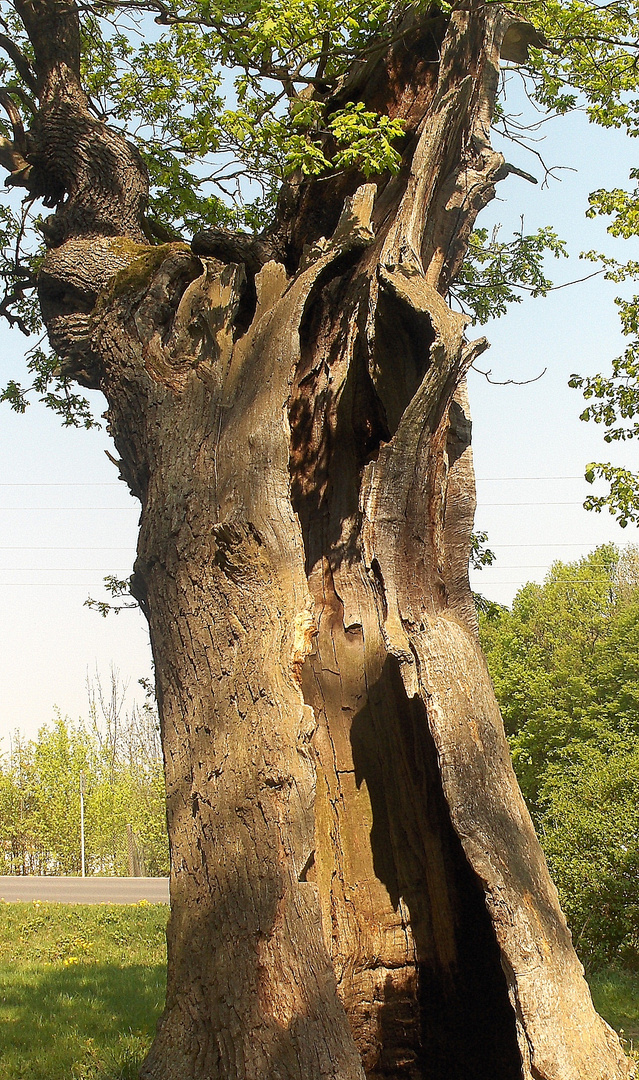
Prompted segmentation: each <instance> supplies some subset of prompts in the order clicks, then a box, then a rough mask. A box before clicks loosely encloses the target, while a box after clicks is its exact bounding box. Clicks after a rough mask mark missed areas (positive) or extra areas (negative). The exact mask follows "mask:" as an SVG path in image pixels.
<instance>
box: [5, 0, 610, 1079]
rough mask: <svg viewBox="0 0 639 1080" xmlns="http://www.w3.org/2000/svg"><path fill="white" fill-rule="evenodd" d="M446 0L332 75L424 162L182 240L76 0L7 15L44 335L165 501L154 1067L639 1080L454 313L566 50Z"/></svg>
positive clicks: (142, 576) (145, 604)
mask: <svg viewBox="0 0 639 1080" xmlns="http://www.w3.org/2000/svg"><path fill="white" fill-rule="evenodd" d="M150 6H151V7H153V5H150ZM159 7H160V8H161V7H162V5H159ZM452 7H453V9H452V11H443V10H440V9H439V8H438V7H437V5H431V6H428V5H426V6H425V7H424V6H421V7H417V6H415V7H414V6H411V5H408V6H407V7H406V8H405V9H403V10H402V11H401V12H400V14H398V15H397V16H396V21H395V23H394V24H392V26H391V29H390V32H388V33H386V34H385V35H384V36H383V37H382V38H381V39H380V43H378V45H377V46H375V44H374V43H373V46H370V45H369V47H368V48H367V50H366V52H365V54H363V55H362V56H361V57H359V58H356V59H355V60H354V61H353V63H352V64H351V66H350V69H349V70H348V71H347V72H346V73H345V74H344V76H343V77H342V78H341V79H340V80H338V81H337V83H335V82H334V83H333V84H330V85H329V84H328V83H323V82H322V79H321V77H319V76H318V77H317V78H316V80H315V83H314V88H313V90H312V98H313V100H314V101H315V102H316V103H317V102H319V103H320V105H321V108H322V110H323V115H324V116H325V117H330V115H331V114H332V113H333V112H335V110H338V109H340V108H343V107H344V105H345V104H347V103H351V104H352V103H361V105H362V106H363V107H365V108H366V109H367V110H372V111H374V112H375V113H377V114H380V115H382V116H386V117H389V118H390V119H392V120H395V121H401V122H402V126H403V131H404V134H403V136H402V142H401V166H400V168H399V169H398V170H396V171H395V172H394V173H393V172H391V171H389V170H387V171H386V172H382V173H380V174H379V175H377V176H374V177H369V178H368V179H367V177H366V176H365V175H363V173H362V171H361V169H360V168H359V166H358V164H357V162H355V163H354V164H353V165H352V166H351V167H344V168H342V169H340V170H338V171H335V172H333V173H329V174H328V175H323V176H321V177H318V178H313V177H308V176H305V175H304V174H303V172H298V173H296V174H293V175H292V176H291V177H290V178H289V179H288V180H287V181H286V182H284V184H283V185H282V187H281V190H280V192H279V197H278V201H277V208H276V212H275V214H274V216H273V218H272V220H271V221H270V222H268V223H267V225H266V227H265V229H264V231H263V232H262V233H261V234H260V235H259V236H257V235H253V236H251V235H248V234H233V233H232V232H230V231H228V230H227V231H223V230H220V229H207V230H203V231H202V232H200V233H199V234H197V235H196V236H195V238H194V239H193V242H192V244H191V245H188V244H185V243H182V242H167V243H164V244H160V245H157V244H153V243H151V242H149V240H148V239H147V236H148V229H146V228H145V220H144V218H145V207H146V201H147V195H148V180H147V175H146V170H145V167H144V164H143V162H142V159H141V158H140V156H139V154H138V152H137V151H136V150H135V149H134V148H133V147H132V145H131V144H130V143H129V142H127V140H126V139H125V138H124V137H123V135H122V134H121V133H120V132H119V131H117V130H116V129H114V128H111V127H109V126H107V125H106V124H105V123H104V122H103V120H102V119H101V118H100V117H99V116H96V115H95V113H94V112H92V111H91V109H90V108H89V101H88V98H87V95H86V92H85V90H84V89H83V86H82V79H81V55H80V54H81V36H80V31H79V21H78V11H77V8H76V4H75V0H15V12H16V13H17V15H18V16H19V18H20V19H21V20H22V23H23V25H24V29H25V30H26V34H27V35H28V39H29V41H30V52H29V51H28V50H24V51H22V52H20V51H18V50H17V47H14V51H13V57H12V58H13V60H14V62H15V63H16V66H17V67H18V70H19V71H20V73H21V75H22V76H23V78H24V80H25V82H26V84H27V86H28V88H29V96H30V99H31V100H32V101H33V102H35V104H36V108H35V110H34V112H33V116H32V121H31V126H30V130H29V132H28V133H27V134H26V135H25V134H24V132H23V131H22V129H21V126H20V123H19V121H18V119H17V116H16V115H14V114H15V113H16V112H17V104H16V100H15V98H14V99H12V101H11V102H9V104H5V107H7V109H8V111H9V113H10V115H11V117H12V120H13V123H14V129H15V137H14V139H13V140H8V139H4V140H3V143H2V146H1V147H0V155H1V160H2V162H3V164H4V165H5V166H6V167H7V168H8V169H9V171H10V174H11V175H10V182H11V183H12V184H14V185H18V186H22V187H26V188H27V190H28V193H29V195H30V196H31V197H38V198H42V199H44V200H45V203H46V204H48V205H49V206H51V207H52V208H54V213H53V214H52V215H51V216H50V217H49V218H48V219H47V221H46V222H45V223H44V224H43V226H42V229H43V232H44V235H45V239H46V245H47V254H46V257H45V259H44V262H43V264H42V266H41V269H40V271H39V276H38V290H39V299H40V305H41V310H42V316H43V319H44V321H45V324H46V327H47V330H48V334H49V339H50V341H51V344H52V347H53V348H54V350H55V352H56V354H57V356H58V357H59V360H60V370H61V371H62V373H63V374H64V375H65V376H66V377H71V378H73V379H75V380H77V381H78V382H79V383H80V384H81V385H84V386H88V387H92V388H99V389H100V390H101V391H102V392H103V394H104V395H105V397H106V400H107V403H108V414H107V415H108V422H109V426H110V431H111V433H112V435H113V438H114V440H115V444H116V446H117V449H118V453H119V455H120V459H121V460H120V470H121V475H122V477H123V478H124V480H126V482H127V484H128V485H129V488H130V490H131V491H132V492H133V494H134V495H135V496H136V497H137V498H138V499H139V500H140V503H141V524H140V536H139V546H138V554H137V559H136V563H135V572H134V576H133V579H132V589H133V591H134V595H135V596H136V597H137V599H138V600H139V603H140V605H141V606H142V608H143V610H144V612H145V614H146V616H147V618H148V622H149V627H150V634H151V642H152V648H153V656H154V661H155V670H156V677H157V695H158V702H159V709H160V715H161V723H162V739H163V746H164V755H165V764H166V783H167V806H168V824H169V834H170V842H171V859H172V872H171V898H172V909H171V918H170V923H169V929H168V947H169V960H168V990H167V1000H166V1008H165V1011H164V1014H163V1016H162V1018H161V1020H160V1023H159V1026H158V1031H157V1036H156V1038H155V1041H154V1043H153V1046H152V1048H151V1051H150V1053H149V1056H148V1058H147V1060H146V1063H145V1064H144V1066H143V1069H142V1076H143V1077H144V1078H145V1080H178V1078H179V1080H205V1078H206V1080H212V1078H224V1080H234V1078H238V1080H239V1078H243V1080H258V1078H260V1080H262V1078H267V1077H268V1078H272V1080H275V1078H278V1080H293V1078H299V1080H315V1078H318V1080H319V1078H320V1077H321V1078H329V1077H331V1078H335V1080H337V1078H339V1080H354V1078H356V1077H358V1078H361V1077H362V1076H363V1075H366V1076H368V1077H393V1078H411V1080H412V1078H428V1080H444V1078H445V1080H456V1078H458V1080H462V1078H463V1080H471V1078H478V1080H479V1078H490V1080H515V1078H529V1080H532V1078H534V1080H541V1078H543V1080H616V1078H621V1077H625V1076H627V1075H628V1074H627V1066H626V1063H625V1060H624V1058H623V1054H622V1052H621V1049H620V1046H619V1043H618V1040H617V1038H616V1036H615V1035H614V1033H613V1032H612V1031H611V1030H610V1029H609V1028H608V1027H607V1025H606V1024H605V1023H604V1022H603V1021H602V1020H601V1019H600V1018H599V1017H598V1016H597V1015H596V1013H595V1012H594V1010H593V1007H592V1003H591V1000H590V996H589V992H588V989H587V986H586V984H585V982H584V979H583V975H582V969H581V966H580V964H579V962H578V960H577V958H576V956H575V953H574V951H573V948H572V945H571V939H570V934H569V932H568V929H567V927H566V924H565V921H564V919H563V916H562V914H561V912H560V910H559V907H558V901H557V894H556V891H555V888H554V886H553V884H552V882H551V881H550V879H549V876H548V872H547V869H546V866H545V863H544V860H543V856H542V854H541V851H540V848H539V846H538V843H537V840H536V838H535V835H534V831H533V828H532V825H531V822H530V819H529V817H528V814H527V811H526V809H525V806H524V804H523V801H522V799H521V796H520V794H519V790H518V787H517V783H516V781H515V778H514V774H513V771H512V768H511V764H510V760H509V756H508V750H507V745H506V742H505V738H504V733H503V728H502V724H501V721H500V717H499V712H498V709H497V706H496V703H495V699H494V696H493V692H492V688H491V684H490V680H489V677H488V675H487V672H486V668H485V665H484V661H483V659H482V656H481V652H480V649H479V645H478V640H477V628H476V619H475V613H474V607H473V601H472V596H471V593H470V590H469V583H468V559H469V550H470V536H471V528H472V523H473V512H474V507H475V496H474V481H473V468H472V457H471V450H470V429H471V425H470V417H469V412H468V403H467V397H466V392H465V383H464V376H465V373H466V371H467V369H468V367H469V365H470V364H471V362H472V360H473V358H474V357H476V356H477V355H478V354H479V353H480V352H481V351H482V350H483V349H484V348H485V344H486V343H485V342H484V341H483V340H479V341H470V342H469V341H467V339H466V328H467V320H466V319H465V318H464V317H462V316H461V315H460V314H458V313H455V312H454V311H453V310H451V308H450V307H449V306H448V305H447V302H446V296H447V293H448V290H449V286H450V284H451V282H453V281H454V279H455V277H456V275H457V274H458V273H459V269H460V266H461V264H462V261H463V259H464V256H465V253H466V250H467V245H468V239H469V235H470V232H471V230H472V228H473V224H474V222H475V218H476V216H477V214H478V212H479V211H480V210H481V209H482V208H483V207H484V206H485V205H486V204H487V203H488V201H489V200H490V199H491V198H492V197H493V195H494V193H495V185H496V184H497V183H498V182H499V181H500V180H502V179H504V178H505V176H506V175H507V173H508V166H507V165H506V164H505V161H504V158H503V157H502V156H501V155H500V154H499V153H496V152H495V151H494V150H493V149H492V148H491V144H490V125H491V118H492V114H493V110H494V106H495V98H496V93H497V87H498V72H499V62H500V56H501V58H506V59H509V60H511V61H513V62H515V63H517V62H519V61H522V60H524V59H525V58H526V55H527V47H528V45H529V44H531V43H532V44H537V45H539V44H541V41H540V39H539V37H538V36H537V34H536V31H535V30H534V28H533V26H532V25H531V24H529V23H527V22H525V21H523V19H522V17H521V16H519V15H517V14H515V13H513V12H510V11H509V10H508V9H506V8H505V6H503V5H501V4H497V3H490V4H485V3H480V2H478V0H466V2H464V3H458V4H454V5H453V6H452ZM162 10H164V9H162ZM5 44H6V43H5ZM7 47H8V46H7ZM5 100H6V95H5ZM321 138H322V139H323V142H322V146H323V152H325V153H326V155H328V156H329V157H330V155H331V153H332V152H333V149H334V147H333V144H332V143H331V138H333V136H331V135H330V133H329V134H324V135H323V136H321Z"/></svg>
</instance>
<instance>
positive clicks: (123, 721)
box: [0, 680, 169, 877]
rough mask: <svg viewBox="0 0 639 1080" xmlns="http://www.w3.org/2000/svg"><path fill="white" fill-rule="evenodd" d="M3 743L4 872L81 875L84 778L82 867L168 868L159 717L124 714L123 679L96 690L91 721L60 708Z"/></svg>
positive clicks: (102, 870)
mask: <svg viewBox="0 0 639 1080" xmlns="http://www.w3.org/2000/svg"><path fill="white" fill-rule="evenodd" d="M0 751H3V752H4V753H2V754H0V874H79V873H80V871H81V847H80V780H81V776H82V777H83V787H84V832H85V863H86V873H87V874H117V875H127V874H129V873H130V872H131V871H132V872H133V873H135V874H147V875H149V876H151V877H154V876H164V875H166V874H168V872H169V856H168V841H167V835H166V818H165V808H164V807H165V795H164V773H163V768H162V758H161V750H160V743H159V736H158V730H157V716H156V714H155V711H154V709H153V708H151V706H149V705H147V706H144V707H143V708H141V709H134V710H133V712H132V713H131V714H129V715H123V709H122V704H121V695H120V694H119V690H118V686H117V680H114V681H113V683H112V686H111V692H110V695H109V696H108V699H105V697H104V695H103V694H102V691H101V688H100V687H99V686H98V688H97V690H93V691H92V694H91V709H90V720H89V722H88V723H84V722H82V721H79V722H78V723H71V722H70V721H69V720H68V719H65V718H62V717H61V716H59V717H58V718H57V719H56V720H55V722H54V723H53V724H52V725H45V726H44V727H42V728H41V729H40V731H39V732H38V736H37V738H36V739H30V740H26V739H23V738H22V737H21V736H20V734H19V733H17V734H16V735H15V736H14V737H13V738H12V739H11V741H10V746H6V745H3V746H0Z"/></svg>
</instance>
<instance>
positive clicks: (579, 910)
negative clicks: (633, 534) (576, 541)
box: [480, 545, 639, 967]
mask: <svg viewBox="0 0 639 1080" xmlns="http://www.w3.org/2000/svg"><path fill="white" fill-rule="evenodd" d="M484 608H485V611H484V613H483V614H482V615H481V616H480V619H481V638H482V644H483V647H484V650H485V653H486V657H487V660H488V666H489V669H490V672H491V675H492V678H493V682H494V684H495V690H496V692H497V697H498V699H499V702H500V705H501V709H502V714H503V717H504V723H505V726H506V732H507V734H508V736H509V740H510V745H511V749H512V753H513V759H514V764H515V770H516V772H517V775H518V778H519V782H520V784H521V787H522V790H523V793H524V796H525V798H526V802H527V804H528V807H529V809H530V812H531V814H532V817H533V820H534V822H535V826H536V828H537V831H538V834H539V838H540V840H541V843H542V846H543V848H544V850H545V853H546V857H547V859H548V862H549V864H550V868H551V871H552V874H553V878H554V880H555V882H556V884H557V887H558V889H559V894H560V898H561V902H562V907H563V909H564V911H565V913H566V915H567V917H568V921H569V923H570V926H571V929H572V932H573V938H574V941H575V945H576V947H577V950H578V952H579V953H580V955H581V958H582V960H583V961H584V962H585V963H587V964H588V965H589V966H591V967H592V966H594V965H596V964H598V963H600V962H604V961H607V960H611V959H613V958H615V957H619V958H621V959H624V960H626V961H628V962H629V961H633V962H636V957H637V953H638V948H639V552H638V549H637V548H634V547H629V548H627V549H626V550H625V551H623V552H621V553H620V552H619V551H618V550H617V549H616V548H615V547H614V546H613V545H606V546H603V547H600V548H597V550H596V551H594V552H592V553H591V554H590V555H588V556H587V557H586V558H583V559H581V560H580V561H578V562H573V563H562V562H557V563H555V565H554V566H553V567H552V569H551V570H550V572H549V573H548V575H547V577H546V580H545V582H544V584H543V585H536V584H533V583H529V584H527V585H525V586H524V587H523V588H522V589H521V590H520V591H519V592H518V594H517V596H516V598H515V601H514V603H513V607H512V610H511V611H509V610H508V609H506V608H499V607H498V606H497V605H494V604H493V605H489V604H485V605H484Z"/></svg>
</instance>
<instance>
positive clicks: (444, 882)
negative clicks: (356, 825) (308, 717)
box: [351, 657, 522, 1080]
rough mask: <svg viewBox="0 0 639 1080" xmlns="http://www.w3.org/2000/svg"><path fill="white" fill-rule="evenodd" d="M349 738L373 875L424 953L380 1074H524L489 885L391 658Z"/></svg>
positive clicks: (395, 1007) (516, 1077) (390, 992)
mask: <svg viewBox="0 0 639 1080" xmlns="http://www.w3.org/2000/svg"><path fill="white" fill-rule="evenodd" d="M351 743H352V748H353V760H354V765H355V775H356V782H357V786H358V787H360V786H361V784H362V783H364V782H365V783H366V786H367V788H368V792H369V796H370V800H371V805H372V812H373V825H372V829H371V846H372V852H373V860H374V867H375V871H376V873H377V875H378V877H379V878H380V880H382V881H383V882H384V884H385V885H386V888H387V889H388V892H389V895H390V898H391V901H392V904H393V906H394V907H395V908H396V909H397V907H398V905H399V904H400V903H401V902H404V903H405V904H406V905H407V907H408V909H409V911H410V923H411V929H412V932H413V936H414V940H415V949H416V954H417V980H416V987H415V993H416V996H417V1010H414V1006H413V1009H412V1010H411V1009H408V1010H407V997H406V994H405V993H398V991H397V988H396V986H394V985H393V982H392V980H391V979H390V978H389V979H387V981H386V984H385V988H384V1003H383V1005H382V1008H381V1010H380V1013H379V1025H380V1029H381V1030H380V1036H381V1038H380V1043H381V1045H382V1046H383V1048H384V1049H383V1051H382V1056H381V1058H380V1060H379V1063H378V1065H377V1066H376V1068H375V1071H374V1073H373V1075H374V1076H376V1077H389V1078H390V1077H391V1076H395V1075H397V1070H398V1068H399V1069H401V1070H402V1075H405V1076H410V1077H411V1078H413V1077H414V1078H415V1080H417V1078H419V1080H495V1078H496V1077H499V1080H521V1077H522V1066H521V1056H520V1053H519V1049H518V1045H517V1038H516V1027H515V1014H514V1011H513V1009H512V1006H511V1004H510V1000H509V997H508V991H507V985H506V978H505V975H504V973H503V971H502V967H501V963H500V953H499V948H498V946H497V942H496V939H495V935H494V932H493V929H492V924H491V921H490V917H489V915H488V912H487V910H486V906H485V902H484V894H483V890H482V888H481V885H480V883H479V881H478V880H477V877H476V875H475V874H474V873H473V871H472V870H471V868H470V866H469V864H468V862H467V859H466V857H465V855H464V852H463V850H462V846H461V843H460V840H459V838H458V836H457V834H456V832H455V830H454V829H453V826H452V824H451V822H450V817H449V813H448V807H447V805H446V802H445V798H444V795H443V791H442V786H441V780H440V775H439V765H438V761H437V753H436V749H435V744H434V742H433V739H432V737H431V734H430V731H429V729H428V721H427V717H426V711H425V708H424V706H423V703H422V702H421V700H420V699H419V698H407V697H406V694H405V690H404V686H403V683H402V679H401V675H400V672H399V667H398V663H397V661H396V660H395V658H394V657H389V658H388V660H387V661H386V664H385V665H384V668H383V670H382V673H381V675H380V678H379V680H378V681H377V683H376V684H375V685H374V686H373V687H372V688H371V691H370V695H369V700H368V703H367V705H366V706H365V707H364V708H363V709H362V710H361V711H360V712H359V713H358V715H357V716H356V717H355V720H354V722H353V726H352V729H351ZM404 1013H407V1015H404ZM411 1013H412V1020H411ZM415 1013H416V1015H417V1016H418V1022H417V1024H416V1023H415ZM417 1028H418V1029H419V1030H417ZM411 1058H412V1059H413V1060H412V1064H410V1063H409V1062H410V1059H411Z"/></svg>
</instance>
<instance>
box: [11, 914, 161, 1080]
mask: <svg viewBox="0 0 639 1080" xmlns="http://www.w3.org/2000/svg"><path fill="white" fill-rule="evenodd" d="M167 916H168V908H167V907H166V905H165V904H146V903H144V902H143V903H142V904H127V905H120V904H99V905H88V904H86V905H85V904H78V905H71V904H49V903H38V902H35V903H29V904H6V903H0V1080H97V1078H99V1080H136V1077H137V1070H138V1068H139V1066H140V1063H141V1061H142V1059H143V1057H144V1055H145V1053H146V1050H147V1048H148V1046H149V1043H150V1041H151V1038H152V1036H153V1033H154V1030H155V1024H156V1022H157V1018H158V1016H159V1014H160V1011H161V1009H162V1006H163V1004H164V988H165V971H164V968H165V959H166V944H165V937H164V931H165V926H166V920H167Z"/></svg>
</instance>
